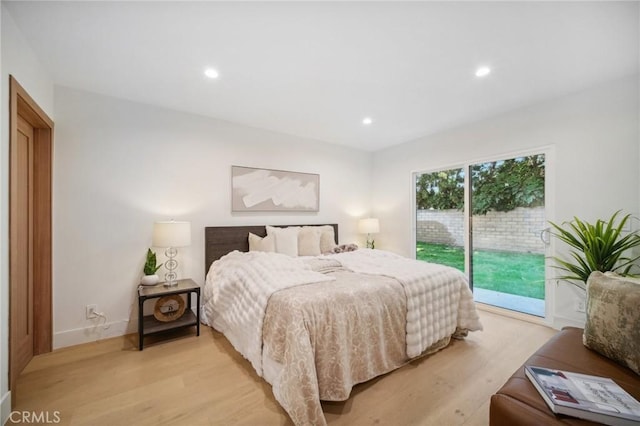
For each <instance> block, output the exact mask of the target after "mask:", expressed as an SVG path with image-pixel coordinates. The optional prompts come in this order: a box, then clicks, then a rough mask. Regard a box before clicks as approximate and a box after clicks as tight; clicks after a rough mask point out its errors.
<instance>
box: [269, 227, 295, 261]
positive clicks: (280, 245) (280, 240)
mask: <svg viewBox="0 0 640 426" xmlns="http://www.w3.org/2000/svg"><path fill="white" fill-rule="evenodd" d="M299 231H300V227H299V226H289V227H287V228H277V227H274V226H267V236H270V235H273V237H274V238H275V243H276V253H281V254H286V255H288V256H297V255H298V232H299Z"/></svg>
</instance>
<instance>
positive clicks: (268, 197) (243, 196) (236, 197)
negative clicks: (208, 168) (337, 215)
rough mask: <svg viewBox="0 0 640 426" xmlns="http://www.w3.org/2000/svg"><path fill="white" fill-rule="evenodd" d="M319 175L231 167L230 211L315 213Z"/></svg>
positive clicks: (317, 204) (318, 194) (318, 198)
mask: <svg viewBox="0 0 640 426" xmlns="http://www.w3.org/2000/svg"><path fill="white" fill-rule="evenodd" d="M319 204H320V175H317V174H312V173H300V172H288V171H284V170H269V169H256V168H253V167H241V166H231V211H234V212H251V211H260V212H276V211H290V212H292V211H298V212H317V211H318V210H319Z"/></svg>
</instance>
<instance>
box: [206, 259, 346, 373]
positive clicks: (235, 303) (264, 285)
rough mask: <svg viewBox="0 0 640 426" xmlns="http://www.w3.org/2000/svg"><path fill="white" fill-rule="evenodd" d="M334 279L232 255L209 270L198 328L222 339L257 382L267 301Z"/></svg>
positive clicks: (297, 263)
mask: <svg viewBox="0 0 640 426" xmlns="http://www.w3.org/2000/svg"><path fill="white" fill-rule="evenodd" d="M334 279H335V278H333V277H330V276H327V275H324V274H321V273H318V272H315V271H313V270H312V269H311V267H310V266H308V265H307V264H306V263H304V262H303V261H302V259H296V258H292V257H290V256H286V255H283V254H277V253H265V252H249V253H241V252H239V251H234V252H231V253H229V254H227V255H225V256H223V257H222V258H220V259H218V260H216V261H215V262H213V264H212V265H211V268H210V269H209V273H208V274H207V285H206V286H205V289H204V305H203V307H202V322H203V323H205V324H207V325H209V326H212V327H214V328H215V329H216V330H218V331H220V332H222V333H224V335H225V336H227V339H229V341H230V342H231V344H232V345H233V346H234V347H235V348H236V350H237V351H238V352H240V353H241V354H242V355H243V356H244V357H245V358H247V359H248V360H249V361H250V362H251V365H253V368H255V370H256V372H257V373H258V375H259V376H262V324H263V320H264V314H265V311H266V309H267V303H268V301H269V298H270V297H271V295H272V294H273V293H274V292H276V291H278V290H282V289H285V288H289V287H293V286H297V285H303V284H310V283H315V282H321V281H331V280H334ZM214 283H215V284H214Z"/></svg>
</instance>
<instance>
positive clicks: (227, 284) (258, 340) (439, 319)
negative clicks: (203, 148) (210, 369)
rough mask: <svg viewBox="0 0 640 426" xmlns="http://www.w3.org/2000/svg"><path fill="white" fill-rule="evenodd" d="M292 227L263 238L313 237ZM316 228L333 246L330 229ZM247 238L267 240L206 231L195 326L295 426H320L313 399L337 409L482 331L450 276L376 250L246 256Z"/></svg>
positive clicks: (461, 286) (463, 285)
mask: <svg viewBox="0 0 640 426" xmlns="http://www.w3.org/2000/svg"><path fill="white" fill-rule="evenodd" d="M298 227H299V228H294V227H282V228H277V229H276V228H273V227H269V231H270V232H273V233H275V234H276V235H281V234H284V233H285V232H289V231H291V232H294V229H298V230H300V229H305V231H304V232H312V233H314V232H316V231H317V233H320V231H319V230H316V229H311V226H305V227H304V228H302V225H298ZM318 229H320V228H318ZM322 229H323V231H322V235H323V238H324V237H326V236H328V235H330V236H331V238H332V241H331V247H333V246H336V245H337V241H338V238H337V236H338V227H337V225H335V224H333V225H324V226H323V228H322ZM328 230H329V231H333V232H330V233H327V232H328ZM249 233H251V234H254V237H252V238H254V239H257V240H258V242H260V240H261V239H262V241H263V242H267V240H268V239H269V238H270V236H269V235H267V229H266V228H265V227H264V226H239V227H207V228H205V259H206V264H207V265H211V266H210V267H209V268H207V278H206V284H205V288H204V297H203V300H204V304H203V306H202V321H203V322H204V323H205V324H207V325H209V326H212V327H213V328H215V329H216V330H218V331H220V332H222V333H223V334H224V335H225V336H226V337H227V339H228V340H229V341H230V342H231V343H232V345H233V346H234V348H235V349H236V350H238V352H240V353H241V354H242V355H243V356H244V357H245V358H246V359H247V360H249V362H250V363H251V365H252V367H253V368H254V369H255V371H256V372H257V373H258V375H259V376H261V377H263V378H264V379H265V380H266V381H267V382H268V383H269V384H271V385H272V388H273V393H274V396H275V398H276V400H277V401H278V402H279V403H280V404H281V405H282V407H283V408H284V409H285V411H287V413H288V414H289V416H290V417H291V419H292V421H293V422H294V423H295V424H296V425H324V424H326V421H325V418H324V414H323V412H322V407H321V404H320V401H321V400H323V401H344V400H346V399H348V398H349V395H350V393H351V389H352V387H353V386H354V385H356V384H358V383H362V382H365V381H367V380H370V379H372V378H374V377H376V376H379V375H381V374H385V373H388V372H390V371H392V370H394V369H396V368H398V367H401V366H402V365H404V364H406V363H407V362H409V361H410V360H412V359H415V358H417V357H420V356H424V355H426V354H430V353H433V352H435V351H438V350H440V349H442V348H444V347H446V346H447V345H448V344H449V342H450V340H451V338H463V337H464V336H466V335H467V333H468V332H469V331H476V330H481V329H482V325H481V324H480V321H479V318H478V315H477V312H476V310H475V305H474V303H473V296H472V294H471V291H470V289H469V286H468V283H467V280H466V277H465V276H464V275H463V274H462V273H461V272H459V271H457V270H456V269H453V268H449V267H446V266H442V265H436V264H430V263H426V262H420V261H415V260H412V259H407V258H404V257H401V256H398V255H395V254H393V253H390V252H386V251H383V250H370V249H359V250H355V251H347V252H344V253H327V254H321V255H315V256H298V257H293V256H290V255H285V254H280V253H274V252H263V251H249V243H248V236H249ZM300 235H302V231H301V233H300ZM263 237H266V238H264V239H263ZM287 238H289V237H287ZM300 238H301V239H300V242H301V244H302V237H300ZM253 241H254V242H255V240H253ZM269 241H271V240H269ZM275 241H276V242H278V241H280V240H275ZM282 241H284V239H283V240H282ZM323 241H324V242H325V243H326V239H325V240H323ZM282 247H284V245H280V246H279V248H282ZM300 247H302V246H300ZM325 250H326V244H325Z"/></svg>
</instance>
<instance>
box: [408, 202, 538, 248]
mask: <svg viewBox="0 0 640 426" xmlns="http://www.w3.org/2000/svg"><path fill="white" fill-rule="evenodd" d="M546 227H547V224H546V221H545V217H544V207H533V208H524V207H519V208H517V209H515V210H512V211H509V212H496V211H490V212H488V213H487V214H486V215H475V216H474V217H473V229H474V232H473V246H474V248H476V249H488V250H503V251H514V252H522V253H544V244H543V243H542V241H541V240H540V231H542V230H543V229H544V228H546ZM416 229H417V235H416V237H417V240H418V241H422V242H428V243H436V244H448V245H453V246H463V245H464V214H463V212H461V211H458V210H418V211H417V227H416Z"/></svg>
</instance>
